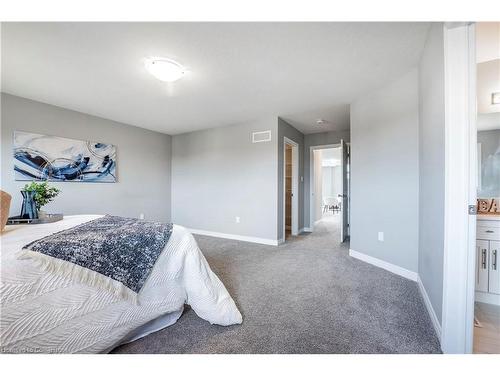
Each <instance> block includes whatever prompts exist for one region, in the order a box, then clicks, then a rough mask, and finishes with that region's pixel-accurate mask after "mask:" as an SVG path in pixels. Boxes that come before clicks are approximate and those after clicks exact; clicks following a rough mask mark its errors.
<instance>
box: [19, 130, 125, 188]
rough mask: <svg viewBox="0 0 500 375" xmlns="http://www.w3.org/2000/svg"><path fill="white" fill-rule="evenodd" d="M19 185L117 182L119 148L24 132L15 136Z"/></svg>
mask: <svg viewBox="0 0 500 375" xmlns="http://www.w3.org/2000/svg"><path fill="white" fill-rule="evenodd" d="M13 145H14V150H13V156H14V174H15V179H16V180H17V181H53V182H55V181H61V182H65V181H71V182H116V147H115V146H114V145H111V144H106V143H100V142H91V141H81V140H76V139H70V138H62V137H56V136H52V135H42V134H35V133H28V132H23V131H15V132H14V142H13Z"/></svg>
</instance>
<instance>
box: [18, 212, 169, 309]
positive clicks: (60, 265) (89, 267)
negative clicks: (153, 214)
mask: <svg viewBox="0 0 500 375" xmlns="http://www.w3.org/2000/svg"><path fill="white" fill-rule="evenodd" d="M172 229H173V225H172V224H163V223H155V222H148V221H143V220H138V219H130V218H123V217H118V216H104V217H102V218H99V219H96V220H92V221H89V222H87V223H84V224H81V225H77V226H75V227H73V228H70V229H67V230H63V231H61V232H58V233H54V234H52V235H50V236H47V237H44V238H42V239H39V240H36V241H33V242H31V243H29V244H28V245H26V246H24V247H23V250H22V252H21V255H20V257H19V258H20V259H34V260H36V261H39V263H40V264H41V266H42V267H43V268H44V269H45V270H46V271H48V272H53V273H56V274H58V275H63V276H66V277H70V278H72V279H73V280H75V281H77V282H81V283H86V284H87V285H91V286H93V287H100V288H105V289H107V290H109V291H111V292H113V293H115V294H117V295H120V296H121V297H124V298H126V299H131V300H133V301H135V302H137V293H139V292H140V290H141V288H142V287H143V285H144V283H145V282H146V280H147V278H148V276H149V274H150V273H151V271H152V269H153V266H154V265H155V262H156V260H157V259H158V257H159V256H160V254H161V252H162V250H163V249H164V248H165V245H166V244H167V242H168V240H169V239H170V236H171V234H172Z"/></svg>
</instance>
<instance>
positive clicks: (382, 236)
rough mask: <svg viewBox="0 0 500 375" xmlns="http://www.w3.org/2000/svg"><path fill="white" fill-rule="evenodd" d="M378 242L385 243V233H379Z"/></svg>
mask: <svg viewBox="0 0 500 375" xmlns="http://www.w3.org/2000/svg"><path fill="white" fill-rule="evenodd" d="M378 240H379V241H380V242H384V232H378Z"/></svg>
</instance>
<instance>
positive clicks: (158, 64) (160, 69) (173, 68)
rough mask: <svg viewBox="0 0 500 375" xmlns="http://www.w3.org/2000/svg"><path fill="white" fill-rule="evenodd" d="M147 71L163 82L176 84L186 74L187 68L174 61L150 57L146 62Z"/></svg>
mask: <svg viewBox="0 0 500 375" xmlns="http://www.w3.org/2000/svg"><path fill="white" fill-rule="evenodd" d="M144 66H145V67H146V69H147V71H148V72H149V73H151V74H152V75H153V76H155V77H156V78H158V79H159V80H160V81H163V82H175V81H177V80H179V79H181V78H182V77H184V75H185V74H186V68H184V67H183V66H182V65H181V64H179V63H178V62H176V61H174V60H170V59H166V58H163V57H150V58H147V59H146V60H145V61H144Z"/></svg>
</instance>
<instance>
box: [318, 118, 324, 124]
mask: <svg viewBox="0 0 500 375" xmlns="http://www.w3.org/2000/svg"><path fill="white" fill-rule="evenodd" d="M316 124H318V125H324V124H326V121H325V120H323V119H322V118H319V119H317V120H316Z"/></svg>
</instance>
